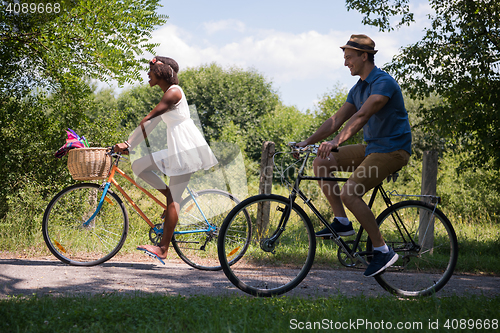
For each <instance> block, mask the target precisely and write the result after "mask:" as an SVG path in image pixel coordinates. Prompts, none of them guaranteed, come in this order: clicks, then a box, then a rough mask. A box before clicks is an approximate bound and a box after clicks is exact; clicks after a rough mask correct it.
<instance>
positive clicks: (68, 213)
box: [42, 183, 128, 266]
mask: <svg viewBox="0 0 500 333" xmlns="http://www.w3.org/2000/svg"><path fill="white" fill-rule="evenodd" d="M102 193H103V189H102V188H101V187H100V186H99V185H97V184H90V183H85V184H76V185H73V186H70V187H67V188H65V189H64V190H62V191H61V192H59V193H58V194H57V195H56V196H55V197H54V198H53V199H52V201H51V202H50V203H49V205H48V206H47V208H46V209H45V213H44V215H43V222H42V233H43V239H44V240H45V243H46V244H47V247H48V248H49V250H50V252H52V254H54V256H56V257H57V258H58V259H59V260H61V261H62V262H64V263H66V264H70V265H76V266H94V265H98V264H101V263H103V262H105V261H107V260H109V259H111V258H112V257H113V256H114V255H115V254H116V253H118V251H119V250H120V249H121V247H122V246H123V244H124V243H125V239H126V238H127V233H128V215H127V211H126V209H125V206H124V204H123V202H122V200H121V199H120V198H119V197H118V196H117V195H116V194H115V193H113V192H111V191H109V190H108V192H107V194H106V197H105V200H104V202H103V205H102V208H101V210H100V211H99V213H98V214H97V215H96V216H95V218H94V219H93V220H91V221H89V219H90V217H91V216H92V215H93V214H94V212H95V211H96V208H97V206H98V204H99V201H100V199H101V197H102Z"/></svg>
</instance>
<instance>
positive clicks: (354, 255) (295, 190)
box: [272, 151, 408, 265]
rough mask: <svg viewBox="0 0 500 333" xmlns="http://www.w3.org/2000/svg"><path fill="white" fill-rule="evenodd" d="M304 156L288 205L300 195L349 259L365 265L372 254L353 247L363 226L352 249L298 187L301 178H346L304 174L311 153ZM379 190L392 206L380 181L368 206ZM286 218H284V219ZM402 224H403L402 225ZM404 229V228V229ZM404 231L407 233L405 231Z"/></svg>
mask: <svg viewBox="0 0 500 333" xmlns="http://www.w3.org/2000/svg"><path fill="white" fill-rule="evenodd" d="M305 154H306V156H305V157H304V161H303V162H302V165H301V167H300V169H299V171H298V173H297V179H296V180H295V184H294V185H293V188H292V190H291V192H290V196H289V198H290V205H292V204H293V202H294V201H295V199H296V198H297V196H298V197H300V199H302V200H303V201H304V204H306V205H307V206H308V207H309V209H311V211H312V212H313V213H314V214H315V215H316V216H317V217H318V218H319V220H320V221H321V223H323V224H324V225H325V227H326V228H328V230H330V232H331V233H332V235H333V237H332V239H333V241H334V242H335V243H336V244H337V245H338V246H340V247H342V248H343V250H344V252H345V253H346V254H347V255H348V256H349V258H350V259H356V260H360V261H361V262H362V263H363V264H365V265H367V262H366V260H365V259H364V258H363V256H366V255H371V254H372V251H361V252H356V251H355V249H357V247H358V245H359V243H360V241H361V236H362V234H363V231H364V229H363V227H362V226H360V227H359V231H358V233H357V235H356V239H355V240H354V244H352V249H351V247H350V246H349V244H347V243H346V242H345V241H344V240H343V239H342V237H341V236H339V235H338V234H337V232H336V231H335V230H334V229H333V228H332V227H331V226H330V224H329V223H328V222H327V221H326V219H325V218H324V217H323V215H321V213H320V212H319V211H318V209H316V207H315V206H314V205H313V203H312V202H311V199H309V198H308V197H307V196H306V195H305V194H304V193H303V192H302V191H301V190H300V188H299V186H300V183H301V182H302V181H303V180H316V181H338V182H346V181H347V180H348V178H339V177H311V176H304V175H303V173H304V169H305V167H306V165H307V161H308V160H309V155H310V154H311V152H310V151H306V152H305ZM378 192H380V193H381V195H382V198H383V200H384V202H385V204H386V205H387V207H390V206H392V201H391V199H390V198H389V196H388V195H387V194H386V193H385V192H384V190H383V188H382V183H380V184H379V185H377V186H376V187H375V188H374V189H373V193H372V196H371V198H370V201H369V203H368V207H369V208H370V209H371V208H372V206H373V203H374V201H375V198H376V196H377V193H378ZM286 220H287V219H285V221H286ZM403 226H404V225H403ZM284 228H285V226H282V227H281V228H280V229H281V230H284ZM405 231H406V230H405ZM406 233H408V232H407V231H406ZM279 234H281V232H278V234H277V235H275V236H273V237H272V238H278V237H279Z"/></svg>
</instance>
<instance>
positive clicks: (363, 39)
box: [340, 35, 378, 54]
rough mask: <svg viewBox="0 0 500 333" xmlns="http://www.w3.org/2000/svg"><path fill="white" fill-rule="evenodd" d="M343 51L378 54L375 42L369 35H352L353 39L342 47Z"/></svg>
mask: <svg viewBox="0 0 500 333" xmlns="http://www.w3.org/2000/svg"><path fill="white" fill-rule="evenodd" d="M340 48H341V49H354V50H358V51H363V52H368V53H373V54H375V53H377V52H378V50H375V42H374V41H373V40H372V39H371V38H370V37H368V36H367V35H351V38H350V39H349V41H348V42H347V44H346V45H344V46H341V47H340Z"/></svg>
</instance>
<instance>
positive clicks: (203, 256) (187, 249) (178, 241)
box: [172, 190, 251, 271]
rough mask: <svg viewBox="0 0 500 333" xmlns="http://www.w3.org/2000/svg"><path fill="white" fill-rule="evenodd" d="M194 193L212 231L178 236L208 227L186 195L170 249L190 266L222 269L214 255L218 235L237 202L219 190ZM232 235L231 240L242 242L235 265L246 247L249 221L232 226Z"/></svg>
mask: <svg viewBox="0 0 500 333" xmlns="http://www.w3.org/2000/svg"><path fill="white" fill-rule="evenodd" d="M193 194H194V195H195V198H196V202H197V203H198V205H199V206H200V208H201V210H202V211H203V214H204V215H205V217H206V218H207V219H208V222H209V223H210V225H211V226H213V227H214V229H213V230H212V231H208V232H206V231H201V232H192V233H186V234H179V233H178V232H191V231H193V230H206V229H207V227H208V226H207V224H206V221H205V218H204V217H203V215H202V214H201V213H200V210H199V209H198V207H197V206H196V203H195V202H194V201H193V198H192V197H191V196H188V197H187V198H185V199H184V200H183V201H182V202H181V204H180V210H179V221H178V222H177V225H176V227H175V231H174V235H173V237H172V246H173V247H174V249H175V252H177V255H178V256H179V257H180V258H181V259H182V260H183V261H184V262H185V263H186V264H188V265H189V266H191V267H194V268H197V269H201V270H207V271H217V270H221V269H222V267H221V265H220V263H219V257H218V253H217V237H218V233H219V230H220V227H221V225H222V222H223V221H224V218H225V217H226V215H227V213H228V212H229V211H230V210H231V209H233V208H234V207H235V206H236V205H237V204H239V203H240V201H239V200H238V199H237V198H235V197H234V196H233V195H232V194H230V193H228V192H225V191H221V190H202V191H199V192H193ZM236 227H237V228H236ZM232 233H233V237H235V238H237V241H238V242H239V243H241V244H240V245H241V247H240V248H239V250H238V251H237V255H236V256H235V257H234V258H233V260H232V262H236V261H238V260H239V259H240V258H241V256H243V254H244V253H245V251H246V249H247V247H248V241H249V238H250V234H251V224H250V218H247V219H246V221H245V220H242V224H241V225H238V226H234V228H233V230H232Z"/></svg>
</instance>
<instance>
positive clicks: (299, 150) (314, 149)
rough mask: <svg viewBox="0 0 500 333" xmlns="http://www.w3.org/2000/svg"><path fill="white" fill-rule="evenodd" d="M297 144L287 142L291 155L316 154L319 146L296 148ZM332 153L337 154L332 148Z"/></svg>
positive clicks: (336, 149) (335, 149) (336, 150)
mask: <svg viewBox="0 0 500 333" xmlns="http://www.w3.org/2000/svg"><path fill="white" fill-rule="evenodd" d="M296 144H297V142H288V147H290V149H291V150H292V152H293V153H299V154H300V153H306V152H308V151H309V152H311V153H313V154H316V155H317V154H318V149H319V145H307V146H305V147H297V146H296ZM331 151H332V152H338V151H339V150H338V148H333V149H332V150H331Z"/></svg>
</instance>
